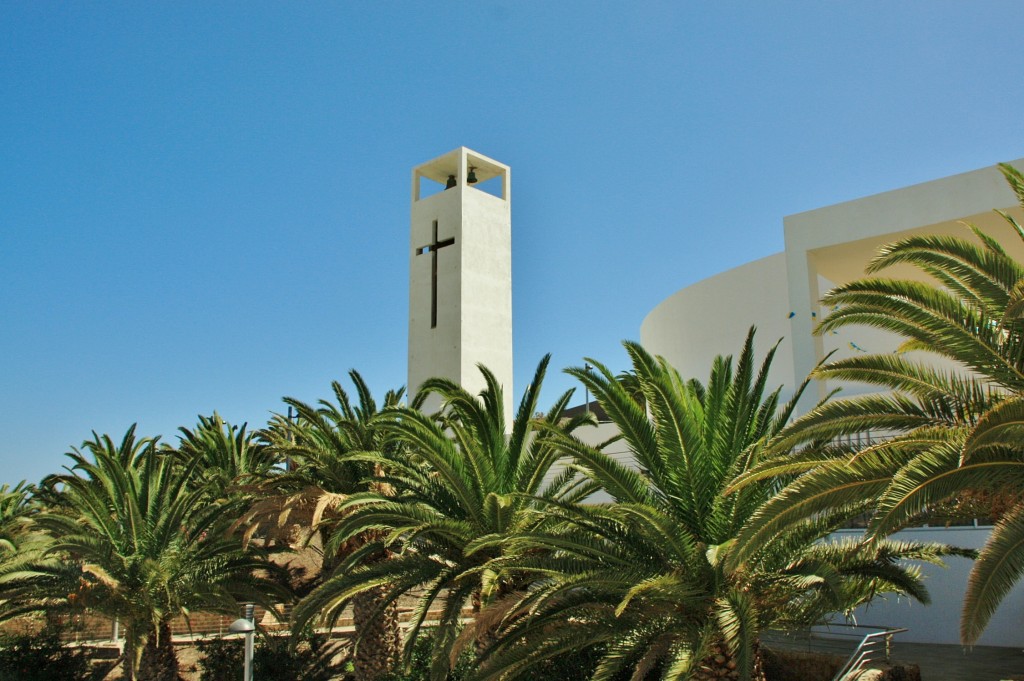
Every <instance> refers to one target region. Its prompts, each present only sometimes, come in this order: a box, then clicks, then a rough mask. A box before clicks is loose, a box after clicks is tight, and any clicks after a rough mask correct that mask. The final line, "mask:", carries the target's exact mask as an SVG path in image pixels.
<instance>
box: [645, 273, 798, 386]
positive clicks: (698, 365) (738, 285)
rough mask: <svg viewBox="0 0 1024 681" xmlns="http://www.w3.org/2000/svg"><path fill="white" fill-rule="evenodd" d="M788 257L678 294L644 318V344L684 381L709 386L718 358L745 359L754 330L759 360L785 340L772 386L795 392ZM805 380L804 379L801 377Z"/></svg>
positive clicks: (774, 364) (723, 275) (706, 281)
mask: <svg viewBox="0 0 1024 681" xmlns="http://www.w3.org/2000/svg"><path fill="white" fill-rule="evenodd" d="M785 265H786V262H785V255H784V254H782V253H776V254H775V255H770V256H768V257H767V258H761V259H760V260H755V261H754V262H751V263H747V264H745V265H741V266H739V267H736V268H734V269H731V270H728V271H726V272H722V273H721V274H717V275H715V276H713V277H709V278H707V279H704V280H702V281H699V282H697V283H696V284H692V285H690V286H687V287H686V288H683V289H680V290H679V291H676V292H675V293H674V294H672V295H671V296H669V297H668V298H666V299H665V300H663V301H662V302H661V303H660V304H659V305H658V306H657V307H656V308H654V309H653V310H652V311H651V312H650V313H649V314H648V315H647V317H645V318H644V321H643V324H642V325H641V326H640V342H641V344H642V345H643V346H644V348H646V349H647V350H648V351H649V352H652V353H654V354H656V355H661V356H662V357H664V358H665V359H666V360H668V362H669V363H670V364H672V366H674V367H675V368H676V369H677V370H679V372H680V373H681V374H682V376H683V377H684V378H696V379H698V380H700V381H701V382H705V381H707V378H708V374H709V372H710V371H711V362H712V360H713V359H714V358H715V356H716V355H733V356H734V357H735V356H737V355H738V354H739V352H740V351H741V350H742V349H743V341H744V339H745V338H746V335H747V330H748V329H749V328H750V327H751V325H755V326H757V336H756V338H755V350H756V355H757V357H758V358H759V359H760V358H763V357H764V355H765V353H767V352H768V350H769V349H770V348H771V347H772V345H774V344H775V342H776V341H778V340H780V339H782V343H781V344H780V346H779V349H778V351H777V352H776V355H775V360H774V361H773V362H772V372H771V374H770V382H769V385H770V386H771V387H772V389H773V390H774V388H775V387H777V386H779V385H785V386H786V389H787V391H788V392H787V394H792V391H793V389H794V388H795V384H796V382H795V380H794V374H793V351H792V347H791V345H790V342H789V340H788V339H785V338H784V337H785V336H788V335H789V330H790V325H789V314H790V312H792V311H793V310H792V308H791V306H790V304H789V297H788V289H787V283H786V267H785ZM801 379H802V377H801Z"/></svg>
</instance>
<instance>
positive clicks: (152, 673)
mask: <svg viewBox="0 0 1024 681" xmlns="http://www.w3.org/2000/svg"><path fill="white" fill-rule="evenodd" d="M178 678H179V677H178V657H177V655H176V654H175V652H174V643H173V642H172V641H171V624H170V622H168V621H163V622H160V625H159V626H158V627H157V629H156V630H155V631H151V632H150V633H149V636H148V637H147V638H146V646H145V647H144V648H143V649H142V659H141V660H139V675H138V677H137V681H178Z"/></svg>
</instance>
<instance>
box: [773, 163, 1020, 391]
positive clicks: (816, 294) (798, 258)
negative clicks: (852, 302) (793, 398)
mask: <svg viewBox="0 0 1024 681" xmlns="http://www.w3.org/2000/svg"><path fill="white" fill-rule="evenodd" d="M1014 164H1015V165H1017V166H1018V167H1024V160H1018V161H1015V162H1014ZM1016 205H1017V203H1016V199H1015V197H1014V195H1013V192H1012V191H1011V190H1010V189H1009V188H1008V187H1007V185H1006V181H1005V179H1004V178H1003V176H1002V174H1001V173H1000V172H999V170H998V168H996V167H995V166H990V167H988V168H982V169H980V170H974V171H971V172H968V173H963V174H960V175H954V176H951V177H944V178H941V179H938V180H933V181H931V182H925V183H923V184H918V185H914V186H911V187H905V188H903V189H897V190H893V191H889V192H885V193H882V194H876V195H874V196H869V197H866V198H862V199H857V200H854V201H847V202H844V203H839V204H836V205H833V206H827V207H825V208H819V209H817V210H811V211H807V212H804V213H798V214H796V215H789V216H786V217H785V218H784V219H783V223H784V231H785V239H786V251H785V252H786V271H787V275H788V282H789V300H790V301H792V304H793V305H794V307H796V308H804V309H813V308H814V307H815V306H816V305H817V303H818V301H819V300H820V299H821V296H822V295H823V294H824V293H825V290H822V289H821V287H820V280H819V275H820V276H824V277H827V278H828V279H829V280H831V281H833V282H835V283H837V284H838V283H845V282H846V281H850V280H851V279H854V278H857V277H860V276H863V273H864V269H863V268H864V266H865V265H866V264H867V263H868V261H869V260H870V258H871V257H872V256H873V255H874V253H875V251H876V249H877V248H878V247H879V246H881V245H883V244H886V243H889V242H891V241H894V240H896V239H898V238H901V237H903V236H907V235H910V234H915V233H916V234H920V233H937V232H943V233H957V234H963V233H964V228H963V227H962V225H961V224H960V221H970V222H973V223H975V224H978V225H979V226H982V227H983V228H985V229H991V230H992V231H993V232H994V233H996V234H997V235H998V236H1006V235H1007V233H1006V231H1005V228H1004V227H1003V226H1002V225H1001V224H1000V222H1001V220H1000V218H999V217H998V216H996V215H994V214H993V212H992V209H993V208H1003V209H1006V208H1013V207H1015V206H1016ZM1012 241H1019V240H1018V239H1008V240H1007V243H1012ZM897 271H898V270H897ZM898 272H900V274H901V276H904V275H906V274H907V273H908V272H909V271H908V270H902V271H898ZM791 322H792V324H791V327H792V332H791V338H792V342H793V368H794V371H795V373H796V375H797V376H806V375H807V373H808V372H810V370H811V369H813V368H814V366H815V365H816V364H817V363H818V362H819V361H820V360H821V358H822V357H823V356H824V352H825V348H824V344H823V339H822V338H820V337H817V336H814V335H813V334H812V333H811V331H812V329H813V327H814V325H815V324H816V321H815V320H814V319H812V318H810V316H809V315H806V314H805V315H799V314H798V315H796V316H794V317H793V319H792V320H791ZM818 387H819V390H817V391H808V394H806V395H805V398H804V400H803V404H802V408H803V409H804V410H806V409H809V408H810V407H811V406H813V404H814V402H815V401H816V400H817V398H818V397H819V396H821V395H824V394H826V392H827V390H828V386H825V385H820V386H818Z"/></svg>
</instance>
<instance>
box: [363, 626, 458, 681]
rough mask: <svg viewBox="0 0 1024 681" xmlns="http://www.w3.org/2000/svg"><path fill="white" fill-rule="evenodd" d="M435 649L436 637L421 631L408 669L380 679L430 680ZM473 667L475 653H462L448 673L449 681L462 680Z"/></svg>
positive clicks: (388, 680) (385, 680) (386, 680)
mask: <svg viewBox="0 0 1024 681" xmlns="http://www.w3.org/2000/svg"><path fill="white" fill-rule="evenodd" d="M433 651H434V637H433V636H431V635H430V633H429V632H426V631H424V632H421V634H420V636H419V638H417V639H416V643H414V644H413V648H412V660H411V662H410V665H409V670H408V671H402V670H399V671H395V672H392V673H390V674H386V675H385V676H384V677H382V678H381V679H380V681H429V680H430V656H431V655H432V654H433ZM472 668H473V654H472V652H470V651H469V650H467V651H465V652H463V653H462V656H461V657H459V659H458V660H457V661H456V663H455V666H454V668H453V669H452V670H451V671H450V672H449V673H448V677H447V681H462V680H463V679H465V678H466V677H467V676H469V672H470V670H471V669H472Z"/></svg>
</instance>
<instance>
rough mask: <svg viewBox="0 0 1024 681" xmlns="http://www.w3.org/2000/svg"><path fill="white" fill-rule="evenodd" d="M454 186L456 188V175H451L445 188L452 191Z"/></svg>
mask: <svg viewBox="0 0 1024 681" xmlns="http://www.w3.org/2000/svg"><path fill="white" fill-rule="evenodd" d="M454 186H455V176H454V175H449V176H448V182H446V183H445V185H444V188H445V189H446V190H447V189H451V188H452V187H454Z"/></svg>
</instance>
